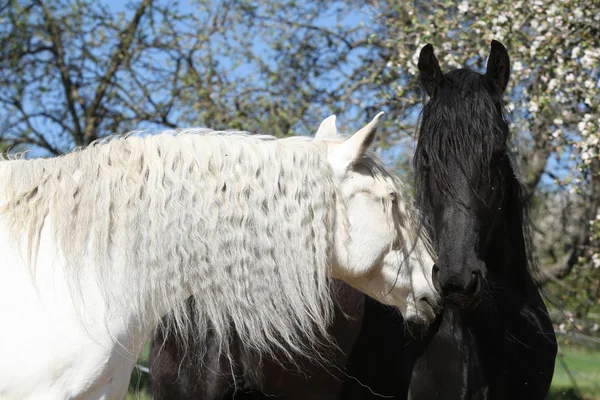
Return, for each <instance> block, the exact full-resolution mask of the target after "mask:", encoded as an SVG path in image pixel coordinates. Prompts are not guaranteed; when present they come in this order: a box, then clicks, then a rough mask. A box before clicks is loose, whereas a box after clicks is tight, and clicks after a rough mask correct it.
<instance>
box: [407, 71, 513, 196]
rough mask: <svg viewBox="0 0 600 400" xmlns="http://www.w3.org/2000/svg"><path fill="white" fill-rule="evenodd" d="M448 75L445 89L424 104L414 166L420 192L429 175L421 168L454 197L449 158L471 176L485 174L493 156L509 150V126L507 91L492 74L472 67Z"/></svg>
mask: <svg viewBox="0 0 600 400" xmlns="http://www.w3.org/2000/svg"><path fill="white" fill-rule="evenodd" d="M445 77H446V79H445V81H444V85H442V87H441V89H440V91H439V92H438V93H436V95H435V96H434V97H433V98H432V99H431V100H430V101H429V103H427V104H426V105H425V107H424V108H423V111H422V114H421V122H420V126H419V133H418V145H417V149H416V152H415V158H414V166H415V171H416V172H417V174H416V175H417V192H418V193H421V192H422V190H421V189H422V187H423V184H426V183H425V182H420V178H423V177H424V176H425V174H422V173H420V171H421V170H427V171H428V173H430V174H432V175H433V176H434V177H435V179H436V181H437V184H438V187H439V189H440V191H441V192H442V193H443V194H448V195H450V196H452V197H454V196H453V194H454V193H453V192H454V190H453V188H452V184H451V182H452V179H450V178H451V177H450V176H449V173H450V171H449V169H448V158H449V157H452V158H453V159H454V161H455V162H456V163H457V165H458V167H459V168H460V169H461V170H462V171H463V172H464V173H465V175H466V176H473V175H474V174H475V173H479V174H482V176H484V177H485V176H486V175H487V174H488V173H489V170H490V162H491V161H492V159H493V157H494V156H495V155H499V154H500V153H506V152H507V151H508V148H507V140H508V132H509V130H508V123H507V121H506V119H505V112H504V102H503V99H502V95H501V94H500V93H498V91H497V89H496V88H495V87H494V85H493V82H491V81H490V80H489V78H487V77H486V76H484V75H482V74H479V73H477V72H474V71H471V70H468V69H457V70H454V71H452V72H450V73H448V74H446V75H445ZM419 197H421V196H419ZM421 200H423V199H419V201H421Z"/></svg>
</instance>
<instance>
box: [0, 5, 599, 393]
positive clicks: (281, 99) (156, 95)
mask: <svg viewBox="0 0 600 400" xmlns="http://www.w3.org/2000/svg"><path fill="white" fill-rule="evenodd" d="M599 38H600V2H598V1H597V0H564V1H562V2H555V1H551V0H532V1H483V0H473V1H467V0H464V1H455V0H423V1H419V0H414V1H411V2H406V1H399V0H355V1H351V0H336V1H328V2H322V1H319V0H306V1H300V0H283V1H277V0H257V1H246V0H216V1H208V0H189V1H187V2H177V1H175V0H135V1H130V2H128V3H122V2H117V1H115V0H107V1H100V2H96V1H93V0H0V126H1V127H2V130H1V131H0V140H1V145H2V149H8V150H9V151H13V152H15V151H28V157H43V156H48V155H59V154H64V153H66V152H69V151H71V150H73V149H74V148H75V147H77V146H85V145H88V144H89V143H90V142H92V141H94V140H96V139H99V138H102V137H105V136H108V135H113V134H123V133H126V132H128V131H130V130H133V129H149V130H160V129H163V128H173V127H184V126H190V125H194V126H208V127H212V128H217V129H225V128H236V129H245V130H249V131H252V132H261V133H270V134H275V135H278V136H285V135H293V134H312V133H313V132H314V131H315V129H316V127H317V125H318V123H319V122H320V120H322V119H323V118H324V117H326V116H327V115H329V114H332V113H336V114H337V115H338V121H339V122H338V124H339V125H340V126H341V128H342V129H343V130H346V131H351V130H353V129H356V128H357V127H358V126H359V125H360V124H361V123H362V122H364V121H366V120H368V119H369V118H370V117H372V116H373V115H374V114H375V113H376V112H378V111H380V110H383V111H385V112H386V117H385V124H384V127H383V129H382V130H380V135H379V137H378V142H377V145H378V147H379V148H380V150H381V153H382V155H383V156H384V159H385V160H386V162H388V163H389V164H390V165H394V166H395V167H397V169H398V172H399V173H401V174H404V175H406V176H407V179H410V174H411V171H410V161H411V159H410V158H411V154H412V151H413V149H414V141H415V138H414V132H415V126H416V124H417V122H418V117H419V112H420V109H421V104H422V101H423V95H422V92H421V90H420V88H419V86H418V84H417V81H416V62H417V56H418V52H419V50H420V48H421V47H422V46H423V45H424V44H426V43H432V44H433V45H434V48H435V51H436V55H437V57H438V58H439V59H440V62H441V64H442V68H443V69H444V70H448V69H451V68H458V67H462V66H468V67H471V68H474V69H476V70H478V71H483V70H484V69H485V62H486V58H487V54H488V51H489V43H490V41H491V39H497V40H500V41H501V42H502V43H504V45H505V46H506V47H507V48H508V50H509V53H510V56H511V64H512V76H511V80H510V83H509V88H508V95H507V100H508V102H509V106H510V109H511V118H512V121H513V132H514V138H513V139H514V140H513V142H514V145H515V148H516V149H517V154H518V158H519V165H520V171H521V176H522V179H523V182H524V184H525V187H526V190H527V196H528V198H529V199H530V200H531V203H532V205H533V213H532V221H531V222H532V227H533V231H534V241H535V245H536V249H535V255H536V258H537V260H538V261H539V263H540V265H541V266H542V268H543V270H544V271H545V278H544V279H545V282H544V283H545V285H546V287H547V288H548V289H549V293H550V294H551V297H552V299H553V300H554V301H553V303H554V304H553V305H551V307H552V308H553V319H554V321H555V323H556V331H557V333H558V334H559V337H560V338H561V341H562V344H563V345H567V344H568V345H573V343H576V344H577V346H578V347H577V348H576V349H575V350H572V351H573V352H574V353H569V354H595V353H593V352H592V350H590V349H593V348H596V349H597V348H598V344H599V343H600V329H599V324H600V304H599V300H598V298H599V294H600V143H599V142H600V42H599V41H600V39H599ZM586 349H588V350H586ZM568 351H571V350H568ZM565 359H568V357H566V358H565ZM561 360H562V358H559V363H560V362H561ZM596 360H598V359H597V358H596ZM567 361H568V360H567ZM567 361H565V363H564V365H563V363H560V364H559V366H558V367H557V371H563V372H557V374H560V373H563V375H564V376H566V377H567V378H565V379H562V378H560V379H557V380H556V382H558V381H560V382H562V383H561V385H562V386H561V387H567V386H568V387H571V389H570V390H572V394H573V395H574V396H582V395H591V394H593V393H600V387H599V386H598V379H597V375H596V379H589V377H587V378H586V376H585V373H584V375H580V376H578V375H577V374H576V373H573V371H570V372H571V375H572V376H571V377H569V374H568V373H567V372H566V371H567V370H565V369H564V367H566V368H569V366H568V362H567ZM575 364H576V365H581V364H577V363H575ZM598 364H600V362H598ZM561 368H562V369H561ZM575 372H576V371H575ZM596 373H597V370H596ZM592 375H593V373H592ZM564 376H563V377H564ZM586 382H587V383H586ZM589 382H592V384H589V385H588V383H589ZM590 385H591V386H590ZM588 386H589V387H588ZM565 390H566V389H565ZM565 390H562V389H561V390H560V391H557V393H562V392H565V393H567V392H566V391H565ZM569 393H571V392H569Z"/></svg>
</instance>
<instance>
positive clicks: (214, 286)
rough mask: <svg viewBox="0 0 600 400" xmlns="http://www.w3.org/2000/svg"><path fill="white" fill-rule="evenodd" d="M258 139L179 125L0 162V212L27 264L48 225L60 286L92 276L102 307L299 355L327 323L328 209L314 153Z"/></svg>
mask: <svg viewBox="0 0 600 400" xmlns="http://www.w3.org/2000/svg"><path fill="white" fill-rule="evenodd" d="M198 133H203V134H198ZM265 139H266V138H265V137H260V138H257V137H252V136H247V135H239V134H233V135H232V134H221V133H220V132H212V133H209V134H207V133H206V132H205V131H202V132H195V131H189V130H188V131H184V132H181V133H178V134H176V135H173V134H170V133H164V134H160V135H154V136H146V137H137V136H131V137H127V138H124V139H115V140H110V141H107V142H105V143H100V144H96V145H93V146H90V147H88V148H85V149H82V150H79V151H76V152H73V153H70V154H68V155H65V156H63V157H60V158H54V159H38V160H28V161H26V160H12V161H2V162H0V190H1V193H2V195H1V196H2V199H1V200H2V208H1V210H0V212H1V214H3V216H4V217H5V218H6V221H7V222H8V224H9V227H10V229H11V230H12V233H13V234H14V235H16V237H18V238H21V239H25V240H26V243H27V248H28V252H29V254H28V256H29V261H30V265H32V266H33V265H35V263H36V253H37V249H38V246H39V238H40V236H41V234H42V230H43V229H51V233H52V235H53V237H54V240H56V242H57V243H58V246H59V249H60V251H61V253H62V256H63V258H64V261H65V267H66V269H67V272H68V274H69V276H70V277H71V278H72V279H71V281H70V284H71V288H72V292H73V293H74V294H81V293H78V286H77V283H78V282H79V281H80V279H81V278H82V276H83V275H84V274H85V275H86V276H90V275H89V274H92V275H91V276H93V277H94V278H95V281H96V282H97V283H98V285H99V287H100V290H101V292H102V293H103V296H104V298H105V302H106V304H107V305H108V306H109V307H110V308H111V309H112V310H114V311H115V313H118V311H119V310H121V309H131V305H132V304H133V305H137V306H135V307H134V308H133V309H135V310H137V313H138V315H137V316H136V317H137V318H139V320H140V321H146V320H147V318H148V317H151V318H153V319H156V317H157V314H158V313H160V310H173V314H172V317H171V318H169V319H168V320H169V321H171V322H172V323H173V325H174V326H173V327H172V328H175V329H177V330H178V331H180V332H183V331H185V330H186V329H187V328H188V327H189V326H190V322H191V321H190V315H194V316H195V321H194V325H196V324H197V326H198V327H199V329H198V330H197V332H198V333H200V334H203V333H204V334H206V331H207V329H208V327H210V329H211V330H212V332H213V334H214V335H215V337H216V338H217V340H218V341H219V342H220V343H221V345H222V346H224V348H227V343H228V341H229V338H230V333H231V332H232V328H233V329H235V330H236V332H237V334H238V335H239V337H240V338H241V340H242V341H243V342H244V343H246V344H247V345H249V346H252V347H253V348H255V349H257V350H260V351H266V352H271V350H273V349H276V348H279V349H280V350H283V351H284V352H286V353H287V352H288V351H289V350H292V351H297V352H301V353H306V352H305V350H307V349H310V348H311V347H312V346H314V344H315V343H316V342H319V341H320V340H321V339H322V338H323V337H326V336H325V335H326V333H325V332H326V328H327V326H328V324H329V322H330V318H331V315H332V312H331V304H332V300H331V298H330V291H329V282H328V274H329V268H330V263H331V261H332V251H333V234H334V223H335V215H336V207H340V203H341V202H340V201H339V195H338V190H337V188H336V185H335V184H334V181H333V176H332V171H331V168H330V167H329V165H328V164H327V161H326V155H325V152H324V150H323V149H322V148H319V147H318V146H317V145H316V144H315V143H314V142H312V141H311V140H291V139H277V140H275V139H271V140H265ZM47 217H49V221H50V222H49V223H45V221H46V218H47ZM45 224H46V225H45ZM147 293H153V294H154V296H153V297H152V298H151V304H150V306H149V307H148V306H147V303H144V304H142V302H143V301H146V300H143V299H144V294H147ZM189 294H193V295H195V298H196V302H195V304H196V307H195V310H194V312H193V313H189V311H188V310H187V309H186V303H185V302H184V301H183V299H184V298H185V297H187V296H188V295H189ZM158 317H159V316H158ZM182 337H184V338H185V337H186V335H182ZM197 339H198V341H199V342H203V339H204V338H203V337H198V338H197Z"/></svg>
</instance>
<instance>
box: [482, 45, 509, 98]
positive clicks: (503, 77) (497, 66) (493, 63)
mask: <svg viewBox="0 0 600 400" xmlns="http://www.w3.org/2000/svg"><path fill="white" fill-rule="evenodd" d="M485 76H487V77H488V78H490V79H491V80H492V82H494V84H495V85H496V86H497V87H498V89H499V90H500V93H504V91H505V90H506V86H507V85H508V78H509V76H510V58H509V57H508V52H507V51H506V48H505V47H504V46H503V45H502V43H500V42H498V41H496V40H492V48H491V50H490V56H489V57H488V62H487V70H486V71H485Z"/></svg>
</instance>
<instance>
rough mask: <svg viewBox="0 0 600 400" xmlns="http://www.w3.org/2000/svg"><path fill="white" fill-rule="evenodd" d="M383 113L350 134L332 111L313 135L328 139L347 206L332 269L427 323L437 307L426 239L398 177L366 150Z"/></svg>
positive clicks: (409, 316) (339, 225)
mask: <svg viewBox="0 0 600 400" xmlns="http://www.w3.org/2000/svg"><path fill="white" fill-rule="evenodd" d="M382 115H383V113H379V114H377V116H375V118H374V119H373V120H372V121H371V122H370V123H369V124H368V125H366V126H365V127H363V128H362V129H360V130H359V131H358V132H356V133H354V134H353V135H352V136H350V137H345V136H342V135H338V133H337V128H336V117H335V116H334V115H332V116H330V117H328V118H327V119H325V120H324V121H323V122H322V123H321V125H320V127H319V130H318V131H317V134H316V135H315V142H317V143H319V142H322V143H324V144H325V145H326V148H327V159H328V161H329V163H330V165H331V167H332V169H333V171H334V176H335V179H336V180H337V184H338V185H339V188H340V192H341V197H342V203H343V205H344V208H345V210H343V211H340V213H339V214H338V218H337V221H338V222H337V226H336V232H337V233H336V243H335V260H336V262H335V265H334V266H333V275H334V277H335V278H338V279H341V280H343V281H345V282H347V283H349V284H350V285H352V286H354V287H356V288H357V289H359V290H361V291H363V292H365V293H367V294H368V295H369V296H371V297H373V298H374V299H376V300H377V301H379V302H381V303H384V304H389V305H392V306H395V307H397V308H398V309H399V310H400V312H401V313H402V315H403V316H404V318H405V319H406V320H407V321H411V322H417V323H424V324H427V323H430V322H432V321H433V320H434V319H435V315H436V312H437V311H438V310H439V308H440V306H439V295H438V294H437V292H436V290H435V288H434V286H433V284H432V281H431V276H432V268H433V264H434V262H433V259H432V257H431V253H430V247H429V246H428V239H427V237H425V233H424V230H419V229H418V224H417V223H416V222H415V221H417V218H416V213H417V211H416V209H414V208H413V207H412V206H411V203H410V202H409V201H408V200H406V197H407V194H406V193H405V192H406V190H405V188H404V187H403V185H402V183H401V182H400V180H399V179H398V178H397V177H394V176H393V175H392V174H391V173H390V172H389V171H388V170H387V169H386V168H385V167H384V166H383V164H382V163H381V161H380V160H379V158H378V157H377V156H376V155H375V153H374V152H372V151H370V150H369V146H370V145H371V143H372V142H373V139H374V137H375V131H376V128H377V124H378V122H379V119H380V118H381V116H382ZM340 214H342V215H340ZM419 231H422V232H419ZM420 233H421V234H420Z"/></svg>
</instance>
